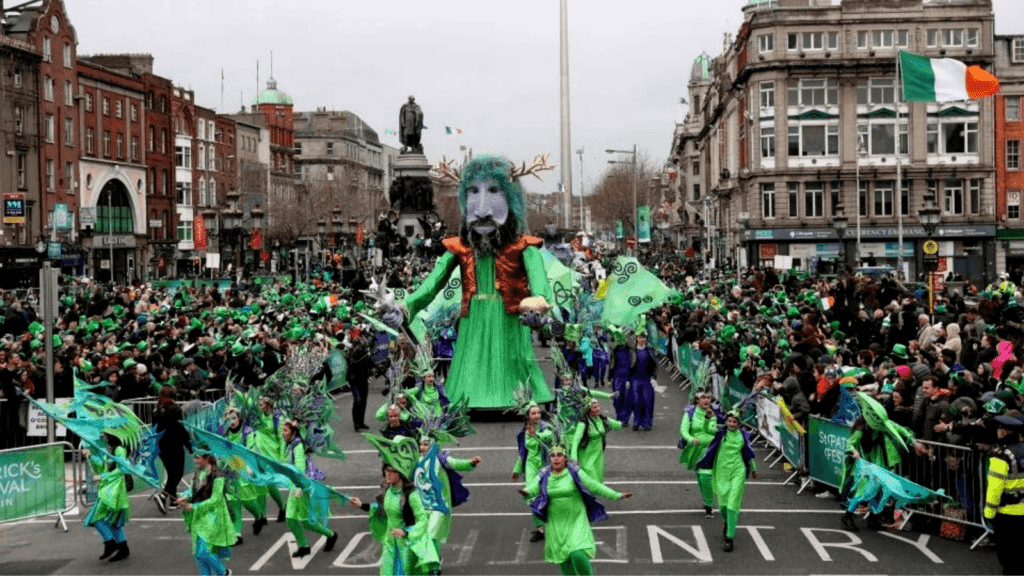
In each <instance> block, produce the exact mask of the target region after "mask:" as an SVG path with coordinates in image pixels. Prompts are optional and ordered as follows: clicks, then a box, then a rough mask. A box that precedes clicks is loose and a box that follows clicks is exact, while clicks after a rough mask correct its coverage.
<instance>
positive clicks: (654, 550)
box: [647, 525, 712, 564]
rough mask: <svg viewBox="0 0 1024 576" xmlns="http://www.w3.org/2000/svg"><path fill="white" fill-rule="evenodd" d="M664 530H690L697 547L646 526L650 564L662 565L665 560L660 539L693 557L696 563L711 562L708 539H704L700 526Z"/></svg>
mask: <svg viewBox="0 0 1024 576" xmlns="http://www.w3.org/2000/svg"><path fill="white" fill-rule="evenodd" d="M665 528H690V529H691V530H692V531H693V539H694V540H695V541H696V544H697V546H696V547H694V546H691V545H690V543H689V542H686V541H684V540H681V539H679V538H676V537H675V536H673V535H672V534H669V533H668V532H666V531H665V530H663V529H662V528H660V527H658V526H651V525H648V526H647V539H648V540H649V541H650V544H651V562H654V563H655V564H664V563H665V558H664V556H662V554H661V538H665V539H666V540H668V541H669V542H671V543H673V544H675V545H676V546H678V547H680V548H682V549H683V550H685V551H686V552H688V553H689V554H690V555H691V556H693V557H694V558H695V559H696V561H697V562H711V560H712V558H711V548H709V547H708V539H707V538H705V537H704V529H703V528H701V527H700V526H666V527H665Z"/></svg>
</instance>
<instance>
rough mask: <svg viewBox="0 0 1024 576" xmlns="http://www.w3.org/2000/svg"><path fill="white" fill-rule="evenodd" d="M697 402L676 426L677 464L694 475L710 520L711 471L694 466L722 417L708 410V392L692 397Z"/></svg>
mask: <svg viewBox="0 0 1024 576" xmlns="http://www.w3.org/2000/svg"><path fill="white" fill-rule="evenodd" d="M696 400H697V402H696V403H695V404H693V405H691V406H690V407H689V408H687V410H686V412H684V413H683V419H682V421H681V422H680V423H679V436H681V437H682V441H681V442H680V447H681V448H682V449H683V451H682V453H680V454H679V463H680V464H683V465H685V466H686V467H687V468H688V469H690V470H692V471H694V472H695V473H696V474H697V486H698V487H699V488H700V496H701V499H702V500H703V501H704V517H705V518H712V517H713V516H714V514H713V510H714V505H715V490H714V487H713V486H712V485H711V470H710V469H701V468H700V467H698V466H697V465H698V464H699V463H700V461H701V458H703V456H704V453H705V452H707V449H708V446H710V445H711V441H712V440H714V439H715V434H717V433H718V428H719V427H720V426H721V425H722V424H724V419H723V418H722V413H721V412H719V411H718V409H717V408H712V406H711V391H710V390H708V389H706V388H705V389H701V390H698V391H697V394H696Z"/></svg>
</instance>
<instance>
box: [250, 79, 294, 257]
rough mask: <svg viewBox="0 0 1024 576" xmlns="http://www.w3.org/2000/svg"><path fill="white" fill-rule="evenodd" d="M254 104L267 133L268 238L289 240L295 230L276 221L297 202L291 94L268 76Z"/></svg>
mask: <svg viewBox="0 0 1024 576" xmlns="http://www.w3.org/2000/svg"><path fill="white" fill-rule="evenodd" d="M253 108H255V111H256V112H257V113H258V114H259V115H260V116H262V125H263V126H264V127H265V128H266V129H267V133H268V135H269V137H270V165H269V166H270V183H269V187H268V190H267V208H266V209H267V217H266V220H265V222H264V227H265V228H264V229H265V230H267V232H268V233H267V238H268V239H270V238H272V237H273V238H276V239H278V240H279V242H291V241H293V239H294V234H293V233H292V232H290V231H289V228H288V226H286V225H283V224H284V223H283V222H281V221H279V217H278V215H279V214H287V213H289V212H290V211H291V210H292V209H293V208H292V207H294V206H297V205H298V198H297V196H296V188H295V180H296V178H297V175H296V173H295V137H294V132H293V130H294V125H293V118H292V116H293V112H292V98H291V96H289V95H287V94H285V93H284V92H282V91H280V90H278V89H277V80H274V79H273V78H270V79H269V80H267V89H266V90H264V91H263V92H260V93H259V95H258V96H256V98H255V99H254V100H253Z"/></svg>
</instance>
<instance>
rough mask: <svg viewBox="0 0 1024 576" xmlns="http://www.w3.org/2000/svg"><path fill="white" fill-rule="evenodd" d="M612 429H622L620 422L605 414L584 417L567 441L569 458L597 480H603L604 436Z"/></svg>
mask: <svg viewBox="0 0 1024 576" xmlns="http://www.w3.org/2000/svg"><path fill="white" fill-rule="evenodd" d="M612 430H622V423H621V422H619V421H618V420H615V419H612V418H607V417H605V416H599V417H597V418H585V419H584V420H582V421H580V422H579V423H577V424H576V427H575V428H574V429H573V435H572V439H571V441H570V443H569V446H570V447H571V448H570V450H569V459H570V460H575V461H577V462H579V464H580V468H582V469H583V470H585V471H586V473H587V474H588V475H589V476H590V477H591V478H593V479H594V480H597V481H598V482H604V448H605V437H606V436H607V434H608V432H609V431H612Z"/></svg>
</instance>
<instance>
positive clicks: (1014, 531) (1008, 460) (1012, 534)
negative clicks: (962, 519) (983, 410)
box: [985, 413, 1024, 574]
mask: <svg viewBox="0 0 1024 576" xmlns="http://www.w3.org/2000/svg"><path fill="white" fill-rule="evenodd" d="M995 420H996V422H997V423H998V425H999V428H998V429H997V431H996V435H997V438H998V440H999V449H998V451H997V452H996V454H995V455H994V456H993V457H992V458H991V459H989V466H988V488H987V489H986V497H985V520H986V522H988V523H991V530H992V532H993V533H994V540H995V544H996V557H997V558H998V559H999V564H1001V565H1002V567H1003V574H1021V573H1022V570H1021V563H1020V535H1021V534H1022V533H1024V442H1022V438H1021V431H1022V430H1024V418H1022V417H1021V416H1020V414H1019V413H1018V414H1017V415H1016V416H1010V415H1003V416H996V418H995Z"/></svg>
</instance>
